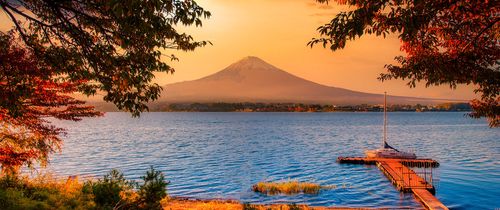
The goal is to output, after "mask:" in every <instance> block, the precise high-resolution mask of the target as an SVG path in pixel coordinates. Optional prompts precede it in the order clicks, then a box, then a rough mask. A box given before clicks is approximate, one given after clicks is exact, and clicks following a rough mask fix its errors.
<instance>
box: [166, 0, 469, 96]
mask: <svg viewBox="0 0 500 210" xmlns="http://www.w3.org/2000/svg"><path fill="white" fill-rule="evenodd" d="M197 2H198V3H199V4H200V5H202V6H203V7H204V8H206V9H208V10H210V11H211V12H212V15H213V16H212V17H211V18H210V19H209V20H206V21H205V22H204V25H203V27H202V28H194V27H193V28H188V29H186V31H187V32H189V33H191V34H193V35H194V37H195V38H198V39H205V40H210V41H212V42H213V44H214V45H213V46H207V47H205V48H200V49H197V50H196V51H194V52H189V53H179V52H172V53H176V55H178V57H179V58H180V61H179V62H176V63H173V64H172V66H174V67H175V68H176V70H177V71H176V72H175V74H174V75H166V74H161V75H159V77H158V80H157V81H158V82H159V83H160V84H166V83H173V82H179V81H184V80H193V79H197V78H201V77H203V76H206V75H209V74H212V73H215V72H217V71H219V70H222V69H223V68H224V67H226V66H228V65H229V64H231V63H233V62H235V61H237V60H239V59H241V58H243V57H245V56H249V55H252V56H257V57H260V58H262V59H263V60H265V61H267V62H269V63H271V64H273V65H275V66H277V67H279V68H281V69H283V70H286V71H288V72H290V73H292V74H295V75H297V76H300V77H302V78H305V79H308V80H311V81H314V82H318V83H321V84H324V85H329V86H335V87H342V88H348V89H352V90H358V91H364V92H371V93H382V92H384V91H388V92H389V93H390V94H394V95H406V96H418V97H433V98H453V99H470V98H473V97H474V93H473V88H472V87H465V86H462V87H459V88H458V89H457V90H452V89H450V88H449V87H448V86H441V87H432V88H425V87H424V85H420V86H419V87H417V88H414V89H410V88H409V87H407V86H406V85H405V84H406V82H405V81H401V80H400V81H389V82H384V83H382V82H380V81H378V80H377V77H378V75H379V74H380V73H382V72H384V71H385V70H384V68H383V67H384V64H387V63H391V62H393V58H394V57H395V56H396V55H399V54H401V52H400V51H399V44H400V42H399V40H398V38H397V36H396V35H392V36H390V37H388V38H386V39H383V38H382V37H375V36H366V37H364V38H362V39H359V40H356V41H354V42H349V43H348V45H347V47H346V48H345V49H343V50H340V51H336V52H332V51H330V50H329V49H323V48H322V47H321V46H317V47H314V48H313V49H311V48H309V47H307V46H306V43H307V42H308V41H309V40H310V39H311V38H312V37H315V36H317V33H316V30H315V29H316V28H317V27H318V26H320V25H322V24H324V23H327V22H328V21H329V20H330V19H331V18H332V17H333V16H334V15H335V13H337V12H338V11H340V9H341V8H340V7H339V6H337V5H335V4H334V3H331V4H330V5H329V6H327V5H321V4H316V3H315V1H314V0H197ZM169 53H170V52H169Z"/></svg>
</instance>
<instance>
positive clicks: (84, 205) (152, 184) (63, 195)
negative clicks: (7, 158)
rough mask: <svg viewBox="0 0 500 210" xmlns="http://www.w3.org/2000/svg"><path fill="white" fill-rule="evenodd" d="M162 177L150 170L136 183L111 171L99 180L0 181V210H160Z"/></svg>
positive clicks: (15, 178)
mask: <svg viewBox="0 0 500 210" xmlns="http://www.w3.org/2000/svg"><path fill="white" fill-rule="evenodd" d="M167 185H168V182H166V181H165V178H164V176H163V174H162V173H161V172H159V171H156V170H154V169H153V168H151V169H150V170H149V171H147V172H146V174H145V176H143V177H142V181H141V182H140V183H136V182H133V181H128V180H126V179H125V178H124V177H123V174H122V173H120V172H119V171H116V170H112V171H111V172H110V173H109V174H107V175H105V176H104V177H103V178H102V179H97V180H89V181H85V182H79V181H78V179H77V178H76V177H70V178H68V179H67V180H58V179H55V178H54V177H52V176H39V177H36V178H32V179H30V178H27V177H19V176H2V177H0V209H2V210H4V209H5V210H11V209H12V210H17V209H37V210H43V209H99V210H106V209H137V210H139V209H162V202H164V200H165V198H166V197H167V193H166V186H167Z"/></svg>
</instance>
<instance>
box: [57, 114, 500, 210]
mask: <svg viewBox="0 0 500 210" xmlns="http://www.w3.org/2000/svg"><path fill="white" fill-rule="evenodd" d="M464 114H465V113H456V112H453V113H450V112H448V113H398V112H395V113H388V118H389V128H388V132H389V133H388V139H389V143H390V144H392V145H393V146H395V147H396V148H406V149H413V150H414V151H415V152H416V153H417V155H418V156H421V157H427V158H433V159H436V160H438V161H439V162H440V163H441V165H440V167H439V168H437V169H434V170H433V174H434V177H435V178H436V180H435V185H436V187H437V194H436V196H437V197H438V199H440V200H441V201H442V202H443V203H444V204H445V205H447V206H449V207H450V208H454V209H494V208H500V129H491V128H489V127H488V126H487V124H486V121H485V120H473V119H470V118H466V117H464ZM382 120H383V118H382V113H145V114H143V115H142V116H141V117H140V118H131V117H130V115H129V114H127V113H107V114H106V116H105V117H101V118H94V119H85V120H83V121H81V122H62V121H57V122H55V123H56V125H58V126H62V127H64V128H66V129H67V131H68V134H67V135H66V136H65V137H63V139H64V145H63V150H62V153H58V154H54V155H53V156H52V159H51V164H50V165H49V167H48V168H47V170H49V171H53V172H55V174H57V175H61V176H66V175H80V176H84V177H89V176H90V177H99V176H101V175H103V174H105V173H107V172H108V171H109V170H110V169H112V168H117V169H120V170H122V171H123V172H124V173H125V175H126V176H127V177H128V178H130V179H139V178H140V176H142V175H143V174H144V173H145V171H146V170H147V169H148V168H149V166H151V165H152V166H154V167H155V168H156V169H159V170H161V171H162V172H164V174H165V175H166V177H167V179H168V180H169V181H171V184H170V185H169V186H168V193H169V194H170V195H171V196H187V197H192V198H202V199H204V198H227V199H238V200H241V201H243V202H255V203H280V202H294V203H306V204H310V205H317V206H366V207H411V208H420V207H421V205H420V204H419V203H418V202H417V201H416V200H415V199H414V197H413V195H412V194H403V193H400V192H398V191H397V190H396V189H395V188H394V187H393V186H392V185H391V183H390V182H389V181H388V180H387V179H386V177H384V175H383V174H382V173H381V172H380V171H379V169H378V168H376V167H375V166H364V165H344V164H342V165H340V164H338V163H336V158H337V156H362V155H363V151H364V150H365V149H370V148H377V147H379V146H380V144H381V143H380V141H381V140H380V139H381V138H382V132H381V131H382V124H383V121H382ZM287 179H296V180H300V181H312V182H316V183H319V184H322V185H335V186H337V188H335V189H329V190H322V191H321V192H320V193H319V194H318V195H302V194H299V195H294V196H267V195H262V194H259V193H254V192H252V191H251V186H252V185H253V184H255V183H257V182H259V181H279V180H287Z"/></svg>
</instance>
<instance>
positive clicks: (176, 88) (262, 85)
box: [158, 56, 459, 105]
mask: <svg viewBox="0 0 500 210" xmlns="http://www.w3.org/2000/svg"><path fill="white" fill-rule="evenodd" d="M163 87H164V91H163V94H162V95H161V97H160V98H159V100H158V102H167V103H180V102H184V103H189V102H191V103H194V102H231V103H233V102H263V103H266V102H267V103H320V104H338V105H353V104H380V103H382V102H383V97H382V94H373V93H364V92H359V91H353V90H349V89H345V88H339V87H333V86H326V85H322V84H319V83H316V82H313V81H309V80H306V79H303V78H300V77H298V76H295V75H293V74H291V73H289V72H287V71H285V70H282V69H280V68H278V67H276V66H274V65H272V64H269V63H267V62H266V61H264V60H262V59H260V58H258V57H255V56H247V57H245V58H243V59H241V60H239V61H237V62H235V63H232V64H231V65H229V66H227V67H226V68H224V69H222V70H221V71H218V72H216V73H214V74H211V75H208V76H205V77H202V78H200V79H196V80H191V81H183V82H178V83H172V84H168V85H165V86H163ZM388 101H389V102H390V103H391V104H417V103H420V104H437V103H442V102H449V101H459V100H443V99H427V98H415V97H405V96H392V95H391V96H388Z"/></svg>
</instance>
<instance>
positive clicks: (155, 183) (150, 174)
mask: <svg viewBox="0 0 500 210" xmlns="http://www.w3.org/2000/svg"><path fill="white" fill-rule="evenodd" d="M142 179H143V180H144V183H143V184H142V185H141V186H140V187H139V202H140V204H139V207H140V208H143V209H162V207H161V203H160V201H161V200H162V199H163V198H164V197H166V196H167V185H168V184H169V183H170V182H166V181H165V176H164V175H163V173H162V172H161V171H157V170H155V169H154V168H153V167H151V168H150V169H149V171H147V172H146V176H143V177H142Z"/></svg>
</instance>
